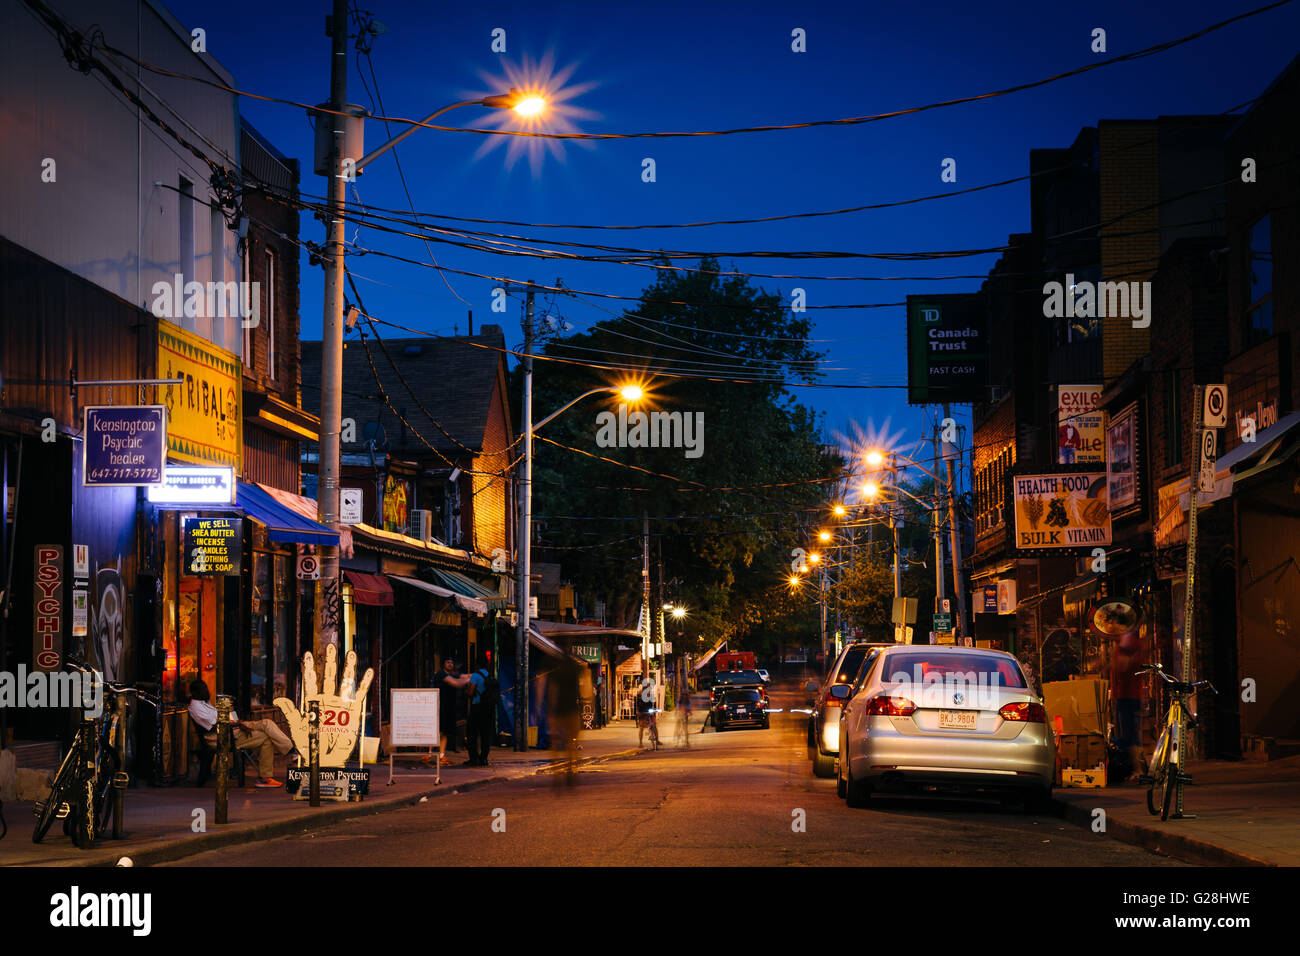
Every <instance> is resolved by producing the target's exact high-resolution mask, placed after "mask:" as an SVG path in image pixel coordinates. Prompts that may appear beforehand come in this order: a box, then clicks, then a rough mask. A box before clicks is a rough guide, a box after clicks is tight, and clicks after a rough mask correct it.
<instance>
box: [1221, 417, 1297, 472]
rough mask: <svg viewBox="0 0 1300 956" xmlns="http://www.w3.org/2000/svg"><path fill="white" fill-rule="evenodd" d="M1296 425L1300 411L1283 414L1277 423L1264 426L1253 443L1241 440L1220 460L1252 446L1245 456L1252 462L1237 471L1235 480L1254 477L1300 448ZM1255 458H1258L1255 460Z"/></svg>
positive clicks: (1224, 459)
mask: <svg viewBox="0 0 1300 956" xmlns="http://www.w3.org/2000/svg"><path fill="white" fill-rule="evenodd" d="M1297 426H1300V412H1292V413H1291V414H1290V415H1285V416H1283V418H1282V420H1281V421H1279V422H1278V423H1277V424H1275V425H1271V426H1269V427H1268V428H1265V429H1264V430H1263V431H1262V432H1260V433H1259V434H1258V435H1256V436H1255V442H1254V444H1253V445H1248V444H1246V443H1245V442H1243V443H1242V444H1240V445H1238V446H1237V447H1236V448H1234V449H1233V450H1232V451H1230V452H1228V454H1226V455H1224V456H1223V459H1221V461H1226V460H1227V459H1228V458H1231V457H1232V456H1233V455H1235V454H1237V453H1238V452H1240V451H1241V450H1242V449H1243V448H1252V452H1251V453H1250V455H1249V456H1247V457H1249V458H1250V459H1251V461H1252V464H1251V466H1250V467H1249V468H1244V469H1242V470H1241V471H1239V472H1237V473H1236V480H1237V481H1248V480H1249V479H1251V478H1256V477H1258V476H1259V475H1261V474H1263V473H1264V472H1266V471H1268V470H1270V469H1272V468H1275V467H1276V466H1278V465H1280V464H1282V463H1283V462H1284V461H1287V460H1288V459H1290V458H1291V456H1292V455H1294V454H1295V453H1296V450H1297V449H1298V448H1300V438H1297V432H1296V428H1297ZM1256 458H1258V460H1257V461H1256V460H1255V459H1256ZM1233 464H1236V462H1233ZM1243 464H1244V462H1243Z"/></svg>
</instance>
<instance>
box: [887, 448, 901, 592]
mask: <svg viewBox="0 0 1300 956" xmlns="http://www.w3.org/2000/svg"><path fill="white" fill-rule="evenodd" d="M889 479H890V482H891V484H892V485H893V490H894V500H893V501H891V502H890V503H889V527H890V529H891V530H892V531H893V532H894V597H902V596H903V576H902V574H901V572H900V571H899V566H898V525H899V523H900V521H899V519H901V518H902V517H903V503H902V500H901V499H900V498H899V497H898V463H897V462H895V461H894V456H893V455H890V456H889Z"/></svg>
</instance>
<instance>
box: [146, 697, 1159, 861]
mask: <svg viewBox="0 0 1300 956" xmlns="http://www.w3.org/2000/svg"><path fill="white" fill-rule="evenodd" d="M792 704H794V705H795V706H798V703H797V701H795V700H794V698H793V697H792V695H788V694H784V693H777V694H774V696H773V705H774V706H776V707H783V708H785V710H784V711H783V712H782V713H779V714H774V715H773V720H772V727H771V729H770V730H733V731H728V732H727V733H724V734H717V733H714V732H713V731H709V732H707V733H704V734H701V735H696V736H693V737H692V741H691V747H690V749H685V748H681V747H680V746H679V747H676V748H674V747H673V727H674V720H675V718H674V717H673V716H672V715H666V716H665V718H664V719H665V723H666V726H665V728H664V736H665V738H666V743H667V744H668V749H664V750H660V751H658V752H654V753H650V752H644V753H641V754H639V755H637V756H635V757H630V758H624V759H617V760H609V761H606V762H603V763H599V764H594V765H590V766H587V767H585V768H583V769H581V770H580V772H579V773H578V774H576V776H575V780H574V782H573V783H572V784H571V785H570V784H566V783H565V782H564V778H563V777H562V776H557V775H554V774H543V775H538V776H535V777H530V778H525V779H523V780H518V781H513V782H509V783H502V784H494V785H492V786H490V787H485V788H483V789H479V790H470V791H467V792H464V793H454V794H449V795H446V796H442V797H437V798H434V799H430V800H429V801H428V802H427V803H423V804H420V805H418V806H414V807H410V808H406V809H402V810H397V811H390V812H386V813H379V814H376V815H374V816H373V817H365V818H361V819H357V820H352V821H349V822H346V823H343V824H340V825H338V826H334V827H325V828H320V829H316V830H311V831H307V832H304V833H302V834H300V835H296V836H292V837H282V838H279V839H275V840H269V841H265V842H260V843H254V844H247V845H241V846H234V847H230V848H226V849H222V850H214V851H211V852H208V853H203V854H199V855H196V856H192V857H188V858H186V859H184V860H180V861H177V862H176V863H173V864H169V865H173V866H430V865H437V866H447V865H465V866H475V865H498V866H520V865H545V866H592V865H597V866H599V865H617V866H635V865H651V866H693V865H722V866H741V865H764V866H774V865H775V866H780V865H795V866H818V865H837V866H855V865H861V866H965V865H997V866H1007V865H1015V866H1153V865H1154V866H1176V865H1180V864H1178V863H1177V862H1176V861H1173V860H1170V859H1168V858H1165V857H1162V856H1159V855H1157V854H1154V853H1151V852H1148V851H1146V850H1143V849H1139V848H1137V847H1132V846H1128V845H1126V844H1122V843H1119V842H1118V841H1116V840H1114V839H1112V838H1110V837H1107V836H1105V835H1102V834H1095V833H1092V832H1091V831H1089V830H1085V829H1082V828H1080V827H1077V826H1074V825H1072V824H1067V823H1065V822H1064V821H1062V820H1059V819H1057V818H1055V817H1052V816H1047V815H1042V816H1039V815H1025V814H1022V813H1021V812H1019V811H1016V810H1011V809H1007V808H1003V807H1001V806H998V805H996V804H992V803H978V802H956V801H935V800H925V799H918V798H896V799H889V800H876V801H873V804H872V808H871V809H869V810H851V809H849V808H848V807H847V806H845V804H844V802H843V801H842V800H840V799H839V798H837V797H836V796H835V782H834V781H833V780H818V779H816V778H814V777H813V776H812V772H811V770H810V768H809V761H808V759H807V757H806V752H805V749H804V741H805V732H804V728H805V727H806V723H805V721H806V717H804V716H803V715H801V714H791V713H789V712H788V708H789V707H790V706H791V705H792ZM695 723H696V725H698V723H699V721H698V719H697V720H696V721H695Z"/></svg>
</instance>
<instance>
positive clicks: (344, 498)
mask: <svg viewBox="0 0 1300 956" xmlns="http://www.w3.org/2000/svg"><path fill="white" fill-rule="evenodd" d="M339 523H340V524H360V523H361V489H360V488H340V489H339Z"/></svg>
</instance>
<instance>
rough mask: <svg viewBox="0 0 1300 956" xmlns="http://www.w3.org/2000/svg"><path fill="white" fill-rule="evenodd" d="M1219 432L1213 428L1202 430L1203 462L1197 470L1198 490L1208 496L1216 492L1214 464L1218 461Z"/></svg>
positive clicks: (1201, 461)
mask: <svg viewBox="0 0 1300 956" xmlns="http://www.w3.org/2000/svg"><path fill="white" fill-rule="evenodd" d="M1218 434H1219V433H1218V432H1217V431H1215V430H1214V429H1213V428H1203V429H1201V460H1200V466H1199V468H1198V469H1197V476H1196V485H1197V489H1198V490H1200V491H1204V492H1206V493H1207V494H1208V493H1212V492H1213V491H1214V471H1215V468H1214V463H1215V461H1217V460H1218V454H1217V452H1218V443H1219V442H1218Z"/></svg>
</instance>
